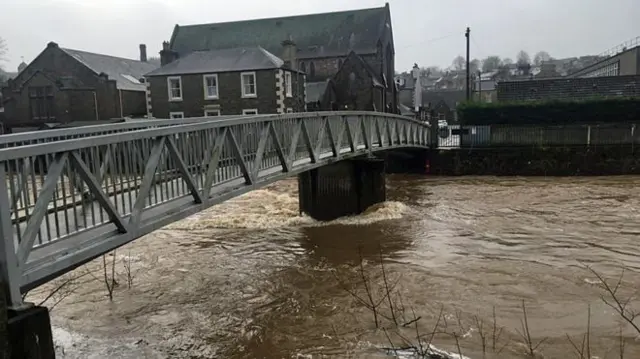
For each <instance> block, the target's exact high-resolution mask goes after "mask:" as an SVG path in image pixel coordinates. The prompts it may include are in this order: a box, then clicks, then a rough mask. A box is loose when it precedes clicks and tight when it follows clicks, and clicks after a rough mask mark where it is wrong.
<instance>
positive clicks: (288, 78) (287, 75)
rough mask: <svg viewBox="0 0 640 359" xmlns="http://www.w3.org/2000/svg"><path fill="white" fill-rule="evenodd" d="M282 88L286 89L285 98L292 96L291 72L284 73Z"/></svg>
mask: <svg viewBox="0 0 640 359" xmlns="http://www.w3.org/2000/svg"><path fill="white" fill-rule="evenodd" d="M284 86H285V89H286V91H287V92H286V93H287V97H291V96H293V89H292V85H291V72H285V73H284Z"/></svg>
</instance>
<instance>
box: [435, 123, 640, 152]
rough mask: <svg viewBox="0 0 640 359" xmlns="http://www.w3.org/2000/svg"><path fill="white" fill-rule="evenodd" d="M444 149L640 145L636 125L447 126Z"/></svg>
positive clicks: (441, 138)
mask: <svg viewBox="0 0 640 359" xmlns="http://www.w3.org/2000/svg"><path fill="white" fill-rule="evenodd" d="M438 144H439V147H441V148H501V147H513V148H516V147H571V146H574V147H575V146H611V145H629V146H633V145H640V129H639V128H638V126H637V125H636V124H632V123H610V124H593V125H583V124H576V125H553V126H545V125H490V126H446V127H441V128H439V130H438Z"/></svg>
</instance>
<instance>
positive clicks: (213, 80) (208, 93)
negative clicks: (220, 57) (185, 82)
mask: <svg viewBox="0 0 640 359" xmlns="http://www.w3.org/2000/svg"><path fill="white" fill-rule="evenodd" d="M202 84H203V86H204V98H205V99H207V100H211V99H217V98H218V75H204V76H202Z"/></svg>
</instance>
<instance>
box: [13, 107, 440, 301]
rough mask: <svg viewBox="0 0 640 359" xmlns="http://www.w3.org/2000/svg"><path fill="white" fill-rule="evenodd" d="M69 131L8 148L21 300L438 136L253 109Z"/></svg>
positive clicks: (363, 120)
mask: <svg viewBox="0 0 640 359" xmlns="http://www.w3.org/2000/svg"><path fill="white" fill-rule="evenodd" d="M107 126H109V125H107ZM60 131H63V132H65V131H66V133H62V134H60V135H61V136H71V134H76V135H77V134H78V131H86V129H85V130H83V129H78V128H75V129H65V130H60ZM66 138H67V139H65V140H61V141H52V142H48V143H40V144H30V145H25V146H14V147H8V148H3V149H0V186H2V188H0V229H1V230H2V240H0V254H1V256H0V261H1V263H0V270H1V273H0V274H1V275H2V277H0V280H4V283H5V284H6V286H7V288H6V290H7V293H9V296H10V299H11V303H12V305H13V306H17V305H20V303H21V293H23V292H24V291H26V290H29V289H30V288H33V287H35V286H38V285H40V284H42V283H44V282H46V281H48V280H50V279H52V278H55V277H56V276H58V275H61V274H63V273H65V272H66V271H68V270H70V269H71V268H74V267H75V266H77V265H79V264H81V263H84V262H86V261H87V260H90V259H92V258H95V257H96V256H98V255H100V254H103V253H105V252H108V251H110V250H112V249H113V248H117V247H118V246H120V245H122V244H124V243H127V242H129V241H131V240H133V239H135V238H138V237H140V236H142V235H144V234H146V233H149V232H151V231H153V230H155V229H157V228H160V227H162V226H164V225H166V224H168V223H171V222H173V221H176V220H179V219H182V218H184V217H186V216H188V215H191V214H193V213H196V212H198V211H200V210H202V209H203V208H206V207H208V206H212V205H214V204H216V203H219V202H221V201H224V200H226V199H228V198H231V197H233V196H235V195H238V194H241V193H243V192H246V191H248V190H251V189H252V188H255V186H258V185H263V184H266V183H270V182H273V181H276V180H279V179H281V178H285V177H288V176H291V175H294V174H297V173H299V172H302V171H306V170H309V169H311V168H314V167H318V166H322V165H324V164H327V163H331V162H334V161H337V160H341V159H344V158H349V157H353V156H359V155H364V154H367V153H371V152H373V151H378V150H388V149H394V148H407V147H417V148H427V147H428V146H429V143H430V141H429V128H428V126H427V125H425V124H423V123H420V122H418V121H415V120H413V119H410V118H406V117H401V116H396V115H389V114H384V113H374V112H329V113H306V114H290V115H278V116H264V117H259V116H253V117H245V118H236V119H224V120H217V121H206V122H199V123H191V124H181V125H175V126H164V127H157V128H145V129H137V130H131V131H126V132H121V133H114V134H108V135H95V134H94V135H91V136H90V137H83V138H69V137H66ZM27 140H28V139H27ZM337 205H339V204H337Z"/></svg>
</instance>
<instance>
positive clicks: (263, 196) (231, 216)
mask: <svg viewBox="0 0 640 359" xmlns="http://www.w3.org/2000/svg"><path fill="white" fill-rule="evenodd" d="M407 210H408V207H407V206H406V205H404V204H403V203H400V202H394V201H387V202H383V203H379V204H376V205H373V206H371V207H370V208H369V209H367V210H366V211H365V212H364V213H362V214H360V215H355V216H347V217H343V218H339V219H337V220H334V221H330V222H318V221H316V220H314V219H312V218H310V217H308V216H306V215H301V214H300V212H299V208H298V198H297V195H296V194H295V193H294V194H291V193H286V192H279V191H274V190H270V189H260V190H255V191H251V192H249V193H246V194H244V195H242V196H239V197H236V198H233V199H231V200H229V201H226V202H224V203H221V204H219V205H216V206H214V207H211V208H209V209H207V210H204V211H202V212H200V213H198V214H196V215H193V216H191V217H189V218H186V219H184V220H182V221H179V222H175V223H172V224H170V225H168V226H167V227H165V228H166V229H170V230H184V231H198V230H207V229H274V228H284V227H313V226H324V225H332V224H342V225H368V224H371V223H375V222H379V221H383V220H391V219H400V218H402V216H403V214H404V213H406V212H407Z"/></svg>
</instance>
